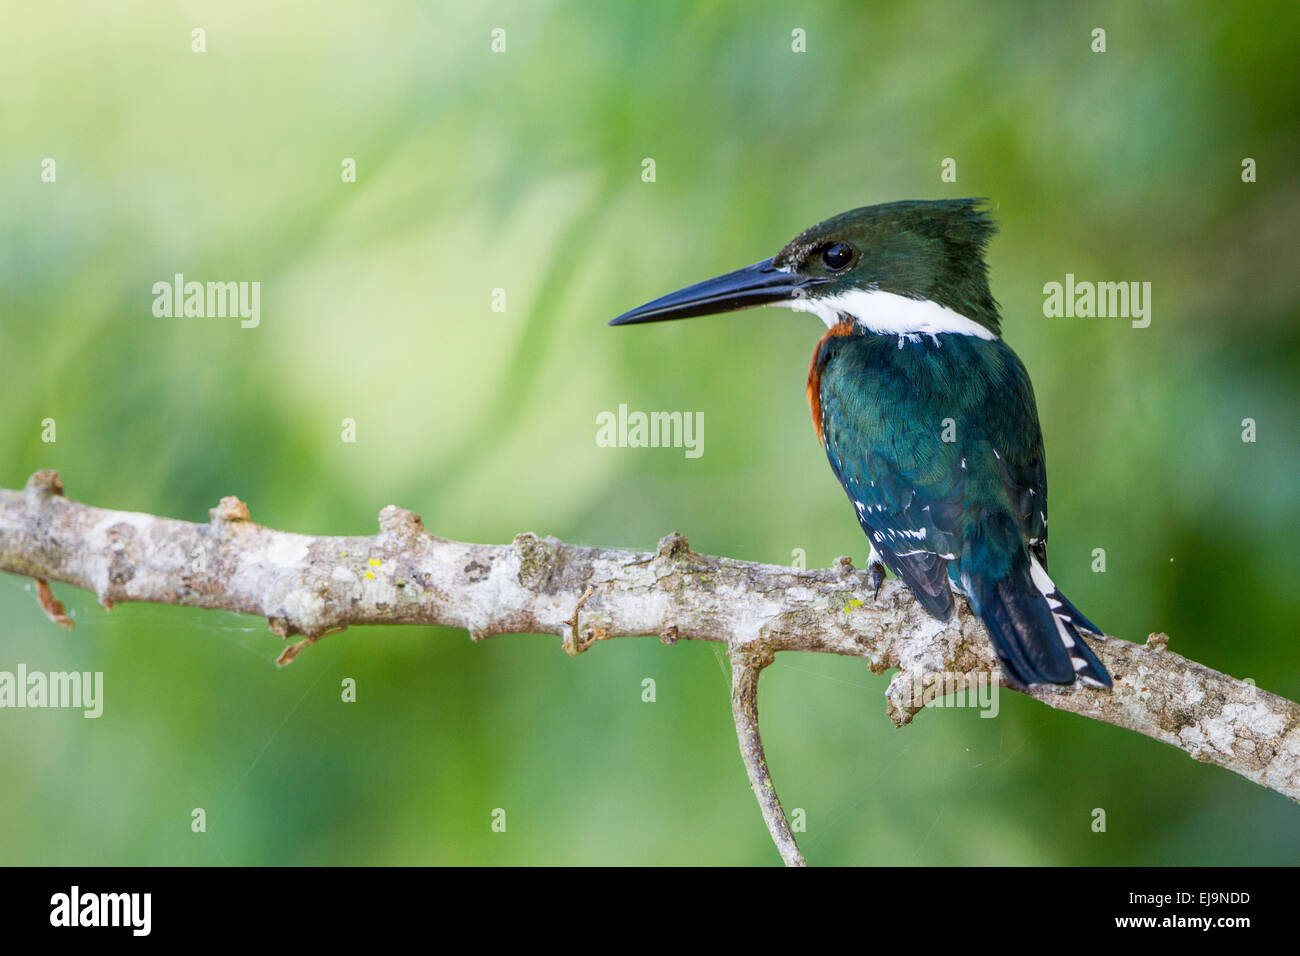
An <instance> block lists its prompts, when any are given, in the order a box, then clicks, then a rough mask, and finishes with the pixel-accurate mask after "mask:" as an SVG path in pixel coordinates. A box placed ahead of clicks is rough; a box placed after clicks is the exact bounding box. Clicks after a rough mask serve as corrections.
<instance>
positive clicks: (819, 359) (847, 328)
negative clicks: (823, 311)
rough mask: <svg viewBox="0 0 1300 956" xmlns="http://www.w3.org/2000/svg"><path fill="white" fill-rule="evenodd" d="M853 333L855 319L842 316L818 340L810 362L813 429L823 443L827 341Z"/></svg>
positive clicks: (809, 406) (809, 383)
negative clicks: (824, 376) (823, 384)
mask: <svg viewBox="0 0 1300 956" xmlns="http://www.w3.org/2000/svg"><path fill="white" fill-rule="evenodd" d="M853 334H854V328H853V321H852V320H851V319H849V318H847V317H844V316H841V318H840V321H839V322H837V323H835V324H834V325H832V326H831V327H830V328H829V329H827V330H826V334H825V335H823V336H822V337H821V338H820V339H819V340H818V341H817V347H816V348H815V349H813V354H812V361H811V362H810V363H809V364H808V411H810V412H812V423H813V431H815V432H817V440H818V441H819V442H821V443H822V444H823V445H825V444H826V439H825V437H824V436H823V434H822V370H823V369H824V368H825V367H826V357H825V355H824V352H825V348H826V343H827V342H829V341H830V340H831V339H834V338H841V337H843V336H846V335H853Z"/></svg>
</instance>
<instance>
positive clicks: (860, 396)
mask: <svg viewBox="0 0 1300 956" xmlns="http://www.w3.org/2000/svg"><path fill="white" fill-rule="evenodd" d="M994 229H995V227H994V224H993V221H992V217H991V216H990V214H989V212H988V210H987V208H986V207H985V201H984V200H979V199H952V200H949V199H945V200H935V201H915V200H913V201H905V202H894V203H885V204H882V205H878V206H866V207H863V208H861V209H853V210H851V211H849V212H846V213H842V214H840V215H838V216H835V217H833V218H831V219H827V220H826V221H825V222H822V223H818V224H817V225H815V226H813V227H812V228H810V229H806V230H804V231H803V232H801V233H800V234H799V235H797V236H795V238H794V239H792V240H791V241H790V242H789V244H787V245H786V246H785V248H783V249H782V250H781V251H780V252H778V253H777V254H776V255H775V256H773V257H772V258H770V259H764V260H763V261H762V262H757V263H755V264H754V265H752V266H748V267H746V268H744V269H738V270H737V271H735V272H729V273H727V274H725V275H721V276H718V277H717V278H714V279H707V280H705V281H704V282H698V283H696V284H695V285H691V286H687V287H686V288H684V289H681V290H679V291H677V292H673V293H670V294H669V295H665V296H663V297H661V298H658V299H655V300H653V301H651V302H647V303H646V304H645V305H642V306H638V307H637V308H635V309H632V310H631V311H630V312H625V313H623V314H622V315H620V316H619V317H618V318H616V319H614V320H612V321H611V322H610V323H609V324H610V325H632V324H635V323H640V322H660V321H663V320H666V319H682V318H687V317H690V316H697V315H712V314H716V313H720V312H731V311H735V310H737V309H745V308H749V307H750V306H756V305H781V306H785V307H786V308H790V309H794V310H796V311H799V312H811V313H813V314H814V315H816V316H817V317H818V318H820V319H821V320H822V321H823V322H824V323H825V324H826V329H827V331H826V334H825V335H823V336H822V338H821V340H820V341H819V342H818V343H817V347H816V349H814V351H813V356H812V363H811V365H810V367H809V371H808V405H809V407H810V409H811V411H812V421H813V428H814V429H815V430H816V432H817V438H818V440H819V441H820V442H821V443H822V446H823V447H824V448H825V449H826V457H827V458H828V459H829V460H830V465H831V470H832V471H834V472H835V477H836V478H838V479H839V481H840V484H841V485H843V486H844V490H845V491H846V492H847V493H848V496H849V500H850V501H851V502H852V504H853V508H854V510H855V511H856V512H857V517H858V522H859V523H860V524H861V525H862V530H863V531H864V532H866V535H867V539H868V541H869V542H870V544H871V552H870V557H869V569H870V574H871V578H870V580H871V583H872V584H873V586H874V588H875V590H876V592H877V593H879V589H880V582H881V580H882V579H883V576H884V569H885V568H888V569H889V570H890V571H891V572H893V573H894V574H895V575H896V576H897V577H899V578H901V579H902V580H903V582H904V583H905V584H906V585H907V587H908V589H909V590H910V591H911V592H912V594H913V596H914V597H915V598H916V600H917V601H919V602H920V603H921V606H922V607H924V608H925V609H926V611H928V612H929V613H930V614H931V615H933V616H934V617H935V618H937V619H939V620H941V621H944V620H947V619H948V618H949V617H950V616H951V614H952V612H953V608H954V598H953V593H954V592H956V593H957V594H960V595H962V596H964V597H965V598H966V600H967V601H969V602H970V606H971V609H972V610H973V611H974V612H975V614H977V615H978V616H979V617H980V619H981V620H982V621H983V622H984V625H985V627H986V628H987V630H988V632H989V635H990V636H991V638H992V640H993V647H994V649H995V650H996V651H997V655H998V659H999V660H1000V661H1001V665H1002V669H1003V672H1004V675H1005V676H1006V678H1007V680H1008V681H1009V682H1010V683H1012V684H1014V685H1018V686H1027V685H1032V684H1070V683H1073V682H1074V681H1076V680H1081V681H1083V682H1084V683H1086V684H1089V685H1092V686H1097V687H1109V686H1110V685H1111V679H1110V675H1109V674H1107V673H1106V668H1105V667H1104V666H1102V663H1101V661H1099V660H1098V659H1097V657H1096V655H1095V654H1094V653H1093V652H1092V650H1091V649H1090V648H1089V647H1088V645H1087V644H1086V643H1085V642H1084V640H1083V638H1082V637H1081V636H1080V635H1081V634H1094V635H1095V634H1101V633H1102V632H1101V631H1100V630H1098V629H1097V627H1096V626H1095V625H1093V624H1092V623H1091V622H1090V621H1089V620H1088V619H1087V618H1085V617H1084V616H1083V615H1082V614H1081V613H1079V611H1078V609H1077V608H1075V606H1074V605H1073V604H1071V603H1070V602H1069V601H1068V600H1067V599H1066V598H1065V596H1064V595H1063V594H1062V593H1061V592H1060V591H1059V590H1058V589H1057V587H1056V585H1055V584H1053V583H1052V579H1051V578H1049V577H1048V576H1047V470H1046V465H1045V457H1044V453H1043V435H1042V431H1041V430H1040V428H1039V425H1038V409H1037V407H1036V405H1035V402H1034V390H1033V386H1032V385H1031V384H1030V381H1029V375H1028V373H1027V372H1026V371H1025V367H1024V365H1023V364H1022V363H1021V361H1020V359H1019V358H1018V357H1017V356H1016V353H1015V352H1013V351H1012V350H1011V347H1010V346H1008V345H1007V344H1006V343H1005V342H1004V341H1002V335H1001V317H1000V315H999V312H998V305H997V303H996V302H995V301H994V299H993V295H992V293H991V292H990V291H989V283H988V266H987V265H986V264H985V261H984V250H985V247H986V246H987V244H988V241H989V238H990V237H991V236H992V235H993V232H994Z"/></svg>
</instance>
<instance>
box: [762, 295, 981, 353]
mask: <svg viewBox="0 0 1300 956" xmlns="http://www.w3.org/2000/svg"><path fill="white" fill-rule="evenodd" d="M773 304H774V305H775V304H779V305H783V306H785V307H787V308H790V309H794V310H795V311H796V312H812V313H814V314H815V315H816V316H817V317H818V318H820V319H821V320H822V321H823V322H825V323H826V327H827V328H828V329H829V328H830V327H831V326H833V325H835V324H836V323H837V322H839V320H840V316H841V315H847V316H850V317H851V318H852V319H853V321H854V322H855V323H857V324H858V325H860V326H861V327H862V328H864V329H867V330H868V331H871V332H875V333H877V334H878V335H897V336H898V345H899V347H900V348H901V347H902V345H903V339H905V338H906V339H908V340H910V341H912V342H918V341H920V339H921V336H923V335H928V336H930V338H931V339H934V341H935V343H936V344H937V343H938V339H937V338H935V336H938V335H943V334H952V335H973V336H975V337H976V338H981V339H993V338H996V337H997V336H995V335H994V334H993V333H992V332H991V331H989V330H988V329H986V328H985V327H984V326H982V325H980V324H979V323H978V322H976V321H975V320H974V319H968V318H966V316H964V315H962V314H961V313H960V312H954V311H953V310H952V309H950V308H948V307H947V306H946V305H940V304H939V303H938V302H931V301H930V300H929V299H909V298H908V297H907V296H905V295H897V294H895V293H893V292H882V291H881V290H879V289H850V290H848V291H847V292H841V293H840V294H839V295H831V296H824V297H822V298H820V299H819V298H813V297H808V298H800V299H790V300H789V301H787V302H781V303H773Z"/></svg>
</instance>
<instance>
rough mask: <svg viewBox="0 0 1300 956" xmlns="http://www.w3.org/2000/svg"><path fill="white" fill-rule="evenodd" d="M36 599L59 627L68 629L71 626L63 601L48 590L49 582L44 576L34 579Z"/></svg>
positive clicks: (47, 615) (46, 614) (70, 628)
mask: <svg viewBox="0 0 1300 956" xmlns="http://www.w3.org/2000/svg"><path fill="white" fill-rule="evenodd" d="M36 600H38V601H40V602H41V610H42V611H44V612H45V616H46V617H48V618H49V619H50V620H51V621H53V622H54V623H55V624H57V625H59V627H66V628H67V629H68V630H69V631H70V630H72V628H73V626H74V625H73V623H72V618H70V617H68V612H67V608H65V607H64V606H63V602H62V601H60V600H59V599H58V598H56V597H55V596H54V592H53V591H51V590H50V582H49V581H46V580H45V579H44V578H37V579H36Z"/></svg>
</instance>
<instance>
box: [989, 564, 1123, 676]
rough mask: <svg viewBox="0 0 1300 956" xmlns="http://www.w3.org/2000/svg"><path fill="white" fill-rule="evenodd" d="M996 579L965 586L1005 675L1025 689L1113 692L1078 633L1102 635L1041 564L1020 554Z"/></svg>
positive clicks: (1089, 649)
mask: <svg viewBox="0 0 1300 956" xmlns="http://www.w3.org/2000/svg"><path fill="white" fill-rule="evenodd" d="M1008 571H1009V573H1006V574H1003V575H1001V576H998V577H996V578H995V577H994V576H992V575H985V574H979V573H974V574H970V575H969V576H968V581H967V586H968V593H969V597H970V599H971V604H972V605H973V607H974V610H975V613H976V614H978V615H979V616H980V618H981V619H982V620H983V621H984V626H985V627H986V628H988V631H989V635H990V636H991V637H992V638H993V647H994V649H995V650H996V651H997V654H998V659H999V660H1000V661H1001V662H1002V667H1003V670H1005V671H1006V672H1007V676H1008V677H1010V678H1011V679H1012V680H1013V681H1016V682H1017V683H1020V684H1022V685H1027V684H1070V683H1073V682H1074V681H1075V680H1076V679H1077V680H1082V681H1083V682H1084V683H1085V684H1090V685H1092V686H1094V687H1110V686H1111V680H1110V675H1109V674H1108V673H1106V668H1105V667H1104V666H1103V665H1102V663H1101V661H1099V660H1098V659H1097V655H1096V654H1094V653H1093V652H1092V649H1091V648H1089V647H1088V645H1087V644H1086V643H1084V640H1083V638H1082V637H1081V636H1080V631H1082V632H1084V633H1088V634H1100V633H1101V631H1099V630H1098V629H1097V628H1096V626H1094V625H1093V624H1092V623H1091V622H1090V621H1089V620H1088V619H1087V618H1085V617H1084V616H1083V615H1082V614H1080V613H1079V611H1078V609H1077V608H1075V606H1074V605H1073V604H1071V603H1070V602H1069V601H1068V600H1066V598H1065V595H1063V594H1061V592H1060V591H1058V590H1057V588H1056V585H1055V584H1053V583H1052V579H1051V578H1049V577H1048V576H1047V571H1046V570H1044V569H1043V566H1042V565H1041V564H1039V562H1038V559H1037V558H1035V557H1034V556H1033V555H1031V554H1029V553H1028V552H1027V551H1025V550H1024V549H1023V547H1022V548H1021V549H1019V553H1018V554H1016V555H1015V556H1014V557H1013V558H1012V560H1011V562H1010V567H1009V569H1008Z"/></svg>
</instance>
